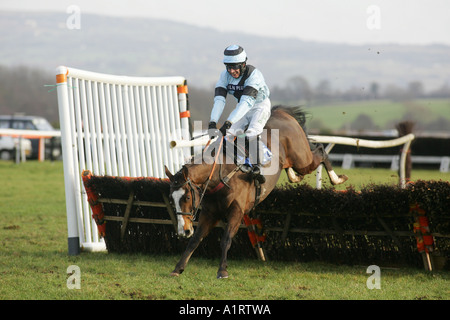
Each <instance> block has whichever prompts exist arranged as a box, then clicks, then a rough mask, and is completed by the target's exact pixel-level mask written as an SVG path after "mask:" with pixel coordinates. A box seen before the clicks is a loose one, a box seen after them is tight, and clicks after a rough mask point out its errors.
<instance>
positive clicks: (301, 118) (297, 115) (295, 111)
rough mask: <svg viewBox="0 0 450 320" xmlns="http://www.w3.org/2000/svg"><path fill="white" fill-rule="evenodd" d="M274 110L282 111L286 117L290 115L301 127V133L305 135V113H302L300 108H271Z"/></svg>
mask: <svg viewBox="0 0 450 320" xmlns="http://www.w3.org/2000/svg"><path fill="white" fill-rule="evenodd" d="M274 110H282V111H284V112H286V113H287V114H288V115H290V116H291V117H293V118H294V119H295V120H297V122H298V124H299V125H300V127H302V129H303V131H305V134H306V128H305V123H306V112H305V111H303V109H302V107H300V106H297V107H287V106H282V105H279V106H274V107H273V108H272V111H274Z"/></svg>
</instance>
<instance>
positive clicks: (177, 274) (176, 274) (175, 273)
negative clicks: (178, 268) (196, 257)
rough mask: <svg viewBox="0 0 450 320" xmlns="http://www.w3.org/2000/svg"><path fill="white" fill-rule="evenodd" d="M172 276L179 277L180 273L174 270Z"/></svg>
mask: <svg viewBox="0 0 450 320" xmlns="http://www.w3.org/2000/svg"><path fill="white" fill-rule="evenodd" d="M170 276H171V277H179V276H180V274H179V273H178V272H175V271H173V272H171V273H170Z"/></svg>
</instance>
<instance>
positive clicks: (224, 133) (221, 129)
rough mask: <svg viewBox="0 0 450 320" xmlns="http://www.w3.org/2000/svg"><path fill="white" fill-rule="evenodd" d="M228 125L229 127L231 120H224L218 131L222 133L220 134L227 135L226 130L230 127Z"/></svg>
mask: <svg viewBox="0 0 450 320" xmlns="http://www.w3.org/2000/svg"><path fill="white" fill-rule="evenodd" d="M230 127H231V122H230V121H228V120H227V121H225V122H224V124H223V125H222V127H221V128H220V132H221V133H222V135H223V136H224V137H225V136H226V135H227V130H228V129H230Z"/></svg>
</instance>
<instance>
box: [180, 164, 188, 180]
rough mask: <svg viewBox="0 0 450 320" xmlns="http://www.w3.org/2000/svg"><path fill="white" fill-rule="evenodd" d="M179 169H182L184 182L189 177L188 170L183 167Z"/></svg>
mask: <svg viewBox="0 0 450 320" xmlns="http://www.w3.org/2000/svg"><path fill="white" fill-rule="evenodd" d="M181 169H182V172H183V177H184V180H187V179H188V176H189V172H188V169H187V168H186V167H185V166H183V168H181Z"/></svg>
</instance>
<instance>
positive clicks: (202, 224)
mask: <svg viewBox="0 0 450 320" xmlns="http://www.w3.org/2000/svg"><path fill="white" fill-rule="evenodd" d="M202 217H204V215H201V216H200V219H199V223H198V226H197V229H196V230H195V232H194V235H193V236H192V238H191V239H190V240H189V242H188V245H187V247H186V250H185V251H184V253H183V255H182V256H181V259H180V261H178V263H177V265H176V266H175V269H174V270H173V271H172V272H171V274H170V275H171V276H175V277H178V276H179V275H180V274H181V273H182V272H183V271H184V268H185V267H186V265H187V263H188V261H189V259H190V258H191V256H192V254H193V253H194V251H195V249H197V247H198V245H199V244H200V242H202V240H203V239H204V238H205V237H206V236H207V235H208V233H209V232H210V231H211V229H212V228H213V227H214V225H215V223H216V222H217V221H207V219H205V218H204V219H202Z"/></svg>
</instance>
